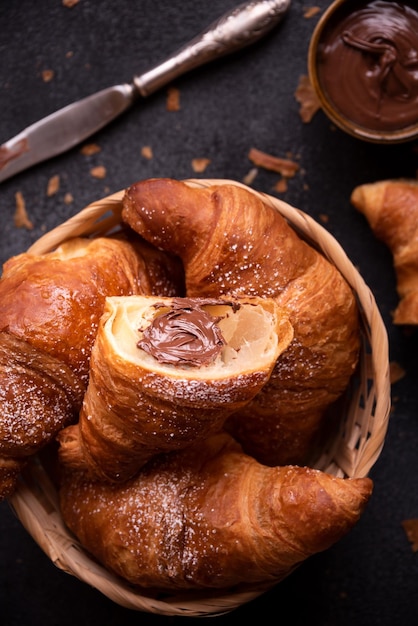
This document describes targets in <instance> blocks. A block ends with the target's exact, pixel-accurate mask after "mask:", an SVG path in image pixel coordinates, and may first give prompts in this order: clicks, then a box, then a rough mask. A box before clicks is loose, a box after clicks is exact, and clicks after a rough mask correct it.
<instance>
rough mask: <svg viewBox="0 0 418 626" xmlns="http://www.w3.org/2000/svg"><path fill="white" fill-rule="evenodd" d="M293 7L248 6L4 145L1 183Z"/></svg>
mask: <svg viewBox="0 0 418 626" xmlns="http://www.w3.org/2000/svg"><path fill="white" fill-rule="evenodd" d="M290 2H291V0H259V1H253V2H244V3H243V4H240V5H238V6H237V7H235V8H234V9H232V10H231V11H228V12H226V13H225V14H224V15H222V16H221V17H220V18H219V19H218V20H216V21H215V22H213V23H212V24H211V25H210V26H209V27H208V28H207V29H206V30H204V31H203V32H202V33H200V34H199V35H197V37H195V38H194V39H192V40H191V41H190V42H189V43H187V44H186V45H185V46H183V47H182V48H180V50H178V51H177V52H175V53H174V54H172V55H171V56H169V57H168V58H167V59H166V60H165V61H163V62H161V63H159V64H158V65H156V66H155V67H153V68H151V69H150V70H149V71H147V72H145V73H144V74H141V75H139V76H134V77H133V79H132V81H131V82H130V83H124V84H120V85H114V86H112V87H108V88H107V89H103V90H101V91H99V92H97V93H94V94H92V95H90V96H87V97H86V98H84V99H82V100H78V101H77V102H74V103H72V104H69V105H67V106H66V107H64V108H62V109H59V110H58V111H56V112H55V113H52V114H51V115H48V116H47V117H45V118H43V119H41V120H40V121H38V122H35V123H34V124H32V125H31V126H28V127H27V128H26V129H24V130H23V131H22V132H20V133H19V134H18V135H16V136H15V137H13V138H11V139H9V140H8V141H6V142H5V143H3V144H2V145H0V182H3V181H5V180H7V179H9V178H11V177H12V176H14V175H15V174H18V173H19V172H21V171H23V170H25V169H28V168H29V167H32V166H33V165H36V164H37V163H40V162H42V161H45V160H47V159H50V158H52V157H54V156H57V155H59V154H62V153H63V152H66V151H67V150H70V149H71V148H73V147H75V146H76V145H78V144H80V143H81V142H82V141H84V140H85V139H87V138H88V137H90V136H91V135H93V134H95V133H96V132H98V131H99V130H100V129H101V128H103V127H104V126H106V125H107V124H108V123H109V122H111V121H112V120H114V119H115V118H116V117H118V116H119V115H120V114H122V113H123V112H124V111H126V110H127V109H128V108H129V107H131V106H132V104H133V103H134V102H135V101H136V100H137V99H139V98H140V97H146V96H149V95H151V94H152V93H154V92H155V91H157V90H158V89H159V88H161V87H163V86H164V85H167V84H168V83H170V82H171V81H172V80H174V79H175V78H177V77H179V76H181V75H182V74H184V73H185V72H187V71H190V70H192V69H195V68H197V67H199V66H201V65H203V64H204V63H208V62H209V61H212V60H214V59H217V58H220V57H222V56H224V55H226V54H230V53H232V52H236V51H238V50H240V49H241V48H243V47H246V46H248V45H250V44H252V43H254V42H256V41H258V40H259V39H261V37H263V36H264V35H266V34H267V33H268V32H269V31H270V30H272V29H273V28H274V27H275V26H276V25H277V24H278V23H279V22H280V21H281V20H282V18H283V17H284V15H285V14H286V12H287V10H288V8H289V6H290Z"/></svg>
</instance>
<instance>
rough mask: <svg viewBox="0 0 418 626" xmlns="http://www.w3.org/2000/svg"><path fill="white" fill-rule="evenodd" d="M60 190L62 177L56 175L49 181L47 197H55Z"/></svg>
mask: <svg viewBox="0 0 418 626" xmlns="http://www.w3.org/2000/svg"><path fill="white" fill-rule="evenodd" d="M59 188H60V177H59V176H58V174H56V175H55V176H52V177H51V178H50V179H49V181H48V186H47V189H46V195H47V196H48V197H50V196H53V195H55V194H56V193H57V191H58V190H59Z"/></svg>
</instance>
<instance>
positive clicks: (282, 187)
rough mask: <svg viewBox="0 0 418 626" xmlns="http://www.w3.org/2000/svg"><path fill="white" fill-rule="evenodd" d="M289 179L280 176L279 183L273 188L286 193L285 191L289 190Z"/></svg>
mask: <svg viewBox="0 0 418 626" xmlns="http://www.w3.org/2000/svg"><path fill="white" fill-rule="evenodd" d="M287 187H288V185H287V179H286V178H280V179H279V180H278V181H277V183H276V184H275V185H274V187H273V189H274V191H277V192H278V193H285V191H287Z"/></svg>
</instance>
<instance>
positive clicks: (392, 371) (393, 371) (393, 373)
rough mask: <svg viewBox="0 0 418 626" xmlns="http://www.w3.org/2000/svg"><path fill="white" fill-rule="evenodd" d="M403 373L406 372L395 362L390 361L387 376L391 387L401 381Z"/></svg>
mask: <svg viewBox="0 0 418 626" xmlns="http://www.w3.org/2000/svg"><path fill="white" fill-rule="evenodd" d="M405 373H406V372H405V370H404V368H403V367H402V366H401V365H399V363H397V362H396V361H391V362H390V363H389V375H390V383H391V385H393V384H394V383H397V382H398V380H401V379H402V378H403V377H404V376H405Z"/></svg>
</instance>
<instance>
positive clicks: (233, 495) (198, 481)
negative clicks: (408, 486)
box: [59, 433, 372, 591]
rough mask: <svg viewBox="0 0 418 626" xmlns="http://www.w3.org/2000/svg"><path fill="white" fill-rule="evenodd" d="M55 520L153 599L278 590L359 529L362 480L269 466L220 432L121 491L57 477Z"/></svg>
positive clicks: (77, 476)
mask: <svg viewBox="0 0 418 626" xmlns="http://www.w3.org/2000/svg"><path fill="white" fill-rule="evenodd" d="M61 481H62V482H61V485H60V488H59V494H60V508H61V512H62V516H63V520H64V522H65V524H66V525H67V526H68V528H69V529H70V530H71V531H72V532H73V533H74V534H75V535H76V536H77V537H78V539H79V541H80V543H81V544H82V545H83V546H84V548H85V549H87V550H88V551H89V552H90V553H91V554H92V555H93V556H94V557H96V558H97V559H98V561H100V562H101V563H102V564H103V565H104V566H105V567H107V568H108V569H109V570H111V571H113V572H115V573H116V574H118V575H120V576H121V577H123V578H124V579H126V580H128V581H129V582H130V583H132V584H134V585H139V586H142V587H146V588H155V589H160V590H167V591H169V590H198V589H205V588H206V589H209V588H213V589H214V588H218V589H219V588H227V587H231V586H235V585H239V584H241V583H242V584H246V583H250V584H254V583H262V582H270V581H274V582H276V581H278V580H280V579H281V578H283V577H285V576H286V575H287V574H289V573H290V572H291V571H292V569H293V568H294V567H295V566H296V565H298V564H300V563H301V562H302V561H304V560H305V559H307V558H308V557H310V556H312V555H313V554H316V553H318V552H320V551H323V550H325V549H327V548H329V547H330V546H331V545H333V544H334V543H335V542H337V541H338V540H340V539H341V538H342V537H343V536H344V535H345V534H346V533H347V532H349V531H350V530H351V529H352V528H353V526H354V525H355V524H356V523H357V521H358V519H359V517H360V516H361V514H362V512H363V511H364V508H365V506H366V504H367V502H368V500H369V497H370V495H371V492H372V481H371V480H370V479H369V478H352V479H349V478H336V477H334V476H331V475H330V474H326V473H325V472H322V471H320V470H314V469H311V468H308V467H298V466H283V467H268V466H265V465H262V464H260V463H258V462H257V461H256V460H255V459H253V458H252V457H250V456H248V455H246V454H244V453H243V452H242V450H241V448H240V446H239V444H238V443H237V442H235V441H234V440H233V439H232V438H231V437H230V436H229V435H228V434H227V433H221V434H217V435H213V436H212V437H209V438H208V439H206V440H205V441H203V442H200V443H198V444H196V445H195V446H193V447H190V448H187V449H185V450H182V451H178V452H173V453H171V454H166V455H161V456H160V457H156V458H155V459H153V460H152V461H150V462H149V463H148V464H147V465H146V466H145V467H144V468H143V469H142V470H141V471H140V472H139V474H138V475H137V476H136V477H135V478H133V479H131V480H130V481H128V482H125V483H122V484H115V483H106V482H103V481H100V480H96V481H95V480H91V479H89V478H88V477H87V476H86V474H85V473H83V472H74V471H69V470H68V469H66V470H65V469H64V472H63V475H62V477H61Z"/></svg>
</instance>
